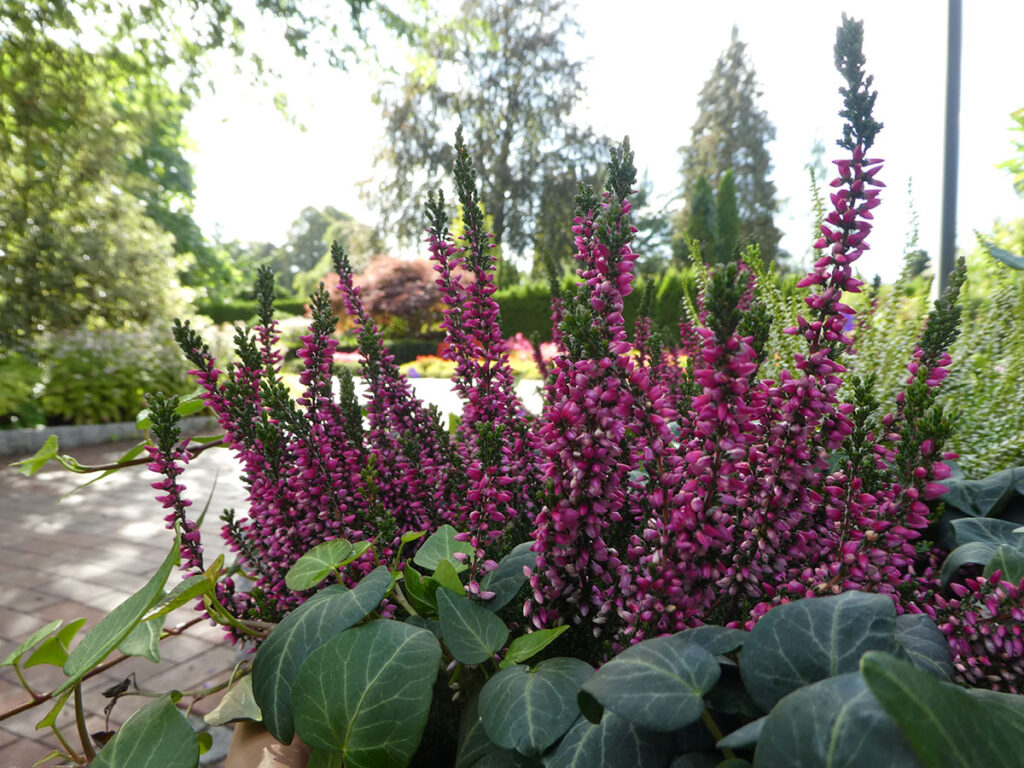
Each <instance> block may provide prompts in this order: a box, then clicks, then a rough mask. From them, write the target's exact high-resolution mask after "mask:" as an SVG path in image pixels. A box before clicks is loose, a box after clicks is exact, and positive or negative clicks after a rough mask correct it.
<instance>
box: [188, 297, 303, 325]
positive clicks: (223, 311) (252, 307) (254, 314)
mask: <svg viewBox="0 0 1024 768" xmlns="http://www.w3.org/2000/svg"><path fill="white" fill-rule="evenodd" d="M307 304H308V300H307V299H275V300H274V302H273V306H274V311H275V314H276V315H277V316H278V317H281V316H284V317H289V316H292V315H302V314H305V312H306V306H307ZM196 311H197V312H198V313H199V314H201V315H205V316H206V317H208V318H210V319H211V320H213V322H215V323H244V322H248V321H250V320H252V319H254V318H258V317H259V316H260V311H261V309H260V303H259V302H258V301H251V300H248V301H247V300H244V299H236V300H234V301H224V302H209V303H205V302H204V303H200V304H197V305H196Z"/></svg>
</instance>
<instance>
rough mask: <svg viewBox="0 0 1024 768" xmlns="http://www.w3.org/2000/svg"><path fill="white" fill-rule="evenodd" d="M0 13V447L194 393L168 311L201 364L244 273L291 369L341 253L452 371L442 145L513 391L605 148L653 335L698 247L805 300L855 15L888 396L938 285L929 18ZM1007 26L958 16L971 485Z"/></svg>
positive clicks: (1006, 116)
mask: <svg viewBox="0 0 1024 768" xmlns="http://www.w3.org/2000/svg"><path fill="white" fill-rule="evenodd" d="M846 6H849V7H846ZM0 8H2V13H0V121H2V125H0V150H2V155H3V162H2V163H0V429H17V428H24V427H36V428H39V427H52V426H57V425H63V424H92V423H106V422H117V421H130V420H132V419H133V418H134V416H135V414H136V413H137V412H138V411H139V410H140V409H141V408H142V406H143V394H144V393H145V392H148V391H157V390H160V391H164V392H167V393H186V392H189V391H191V390H192V389H193V388H194V384H192V383H191V382H190V381H189V380H188V377H187V375H186V370H187V368H188V365H187V363H186V362H185V360H184V359H183V357H182V356H181V353H180V352H179V351H178V350H177V348H176V346H175V344H174V342H173V339H172V337H171V334H170V324H171V320H172V318H174V317H182V318H188V319H190V320H191V321H192V323H193V324H194V325H195V326H196V327H199V328H200V329H201V330H202V332H203V334H204V336H205V337H206V339H207V340H208V342H209V343H210V344H211V346H212V348H213V349H214V351H215V353H216V354H218V356H219V359H220V362H221V363H222V364H223V363H224V362H226V361H227V360H228V359H229V357H230V354H231V353H230V349H231V339H232V336H233V333H234V331H233V324H235V323H245V322H248V321H251V320H252V319H253V318H254V317H255V314H256V310H257V304H256V301H255V296H254V293H253V281H254V279H255V274H256V270H257V268H258V267H260V266H262V265H268V266H270V267H271V268H272V269H273V270H274V271H275V273H276V274H277V275H278V286H277V297H278V298H277V301H276V308H277V311H278V313H279V317H280V318H281V319H282V331H283V333H282V340H281V341H282V344H283V345H284V347H285V363H284V365H285V370H286V371H287V370H295V371H297V370H298V361H297V359H296V358H295V354H294V353H295V351H296V350H297V349H298V348H299V346H300V343H301V342H300V337H301V335H302V334H303V333H305V332H306V331H305V329H306V327H307V324H308V320H307V317H306V315H307V303H306V302H307V296H308V294H309V292H310V291H311V290H313V289H314V288H315V287H316V286H317V285H318V283H320V282H321V281H323V282H325V284H326V285H327V286H328V288H329V289H331V290H332V298H333V299H334V301H335V307H336V309H337V310H338V312H339V315H342V316H343V315H344V313H343V312H342V301H341V297H340V295H339V294H337V292H336V291H334V288H335V283H336V279H337V276H336V275H333V274H332V267H331V266H330V258H329V255H328V246H329V244H330V243H331V241H333V240H335V239H339V240H342V241H343V242H344V243H345V244H346V247H347V249H348V251H349V252H350V253H351V256H352V261H353V265H354V266H355V268H356V269H357V273H358V274H357V277H356V282H357V284H358V285H359V286H360V287H361V290H362V296H363V299H364V302H365V304H366V306H367V308H368V309H369V310H370V311H371V312H372V313H373V315H374V317H375V318H376V319H377V320H378V322H379V323H380V324H381V326H382V327H383V329H384V332H385V335H386V338H387V340H388V343H389V344H390V346H391V350H392V352H393V353H394V354H395V356H396V358H397V360H398V361H399V362H400V363H403V367H404V370H405V371H406V372H407V374H408V375H409V376H411V377H416V376H419V377H437V378H446V377H448V376H450V375H451V372H452V369H453V364H452V363H450V362H448V361H446V360H445V359H444V354H443V353H444V350H443V349H439V343H440V341H441V338H442V333H441V332H440V329H439V324H440V320H441V315H440V310H441V303H440V296H439V293H438V290H437V288H436V286H435V285H434V272H433V269H432V267H431V265H430V263H429V262H428V261H427V256H428V254H427V253H426V249H425V247H424V245H423V242H422V241H423V229H424V216H423V205H424V202H425V199H426V193H427V190H429V189H430V188H432V187H433V186H435V185H439V186H440V187H441V188H442V189H447V186H446V185H447V184H448V182H447V181H446V172H447V170H448V169H449V168H450V165H451V162H452V158H453V155H452V148H451V142H452V141H453V138H454V134H455V129H456V127H457V126H458V125H462V126H463V127H464V130H465V131H466V137H467V141H468V143H469V145H470V148H471V150H472V151H473V152H474V154H475V157H476V159H477V162H478V165H479V168H478V171H479V174H480V179H481V182H482V184H483V187H482V199H483V205H484V209H485V213H486V216H487V219H488V226H489V227H490V229H491V231H492V232H493V233H494V235H495V239H496V241H497V243H498V245H499V262H498V263H499V266H498V277H497V284H498V292H497V296H496V297H497V299H498V302H499V304H500V306H501V311H502V316H501V323H502V330H503V333H504V335H505V337H506V338H508V339H510V343H511V344H512V348H513V350H514V354H513V366H514V367H515V370H516V373H517V374H518V375H521V376H523V377H536V376H537V375H538V374H537V369H536V365H535V364H534V362H533V360H534V354H535V351H536V352H537V353H538V354H541V355H545V356H550V355H551V354H552V353H553V351H554V350H553V349H552V346H551V345H550V343H549V342H550V338H551V326H550V296H551V290H552V287H553V286H560V287H561V288H563V289H566V290H568V289H571V287H572V285H573V284H574V274H573V272H572V269H573V259H572V253H573V250H574V245H573V240H572V234H571V232H570V230H569V223H570V221H571V218H572V205H573V203H572V199H573V193H574V191H575V189H576V185H577V183H579V182H588V183H594V182H598V183H599V182H600V178H599V173H600V169H601V168H602V167H603V164H604V163H605V161H606V160H607V157H608V150H609V148H610V147H611V146H612V145H613V144H614V143H615V142H617V141H619V140H621V138H622V136H623V135H624V134H627V133H628V134H629V135H630V136H631V140H632V144H633V146H634V148H635V149H636V151H637V165H638V166H639V168H640V169H641V174H642V182H641V184H640V190H639V192H640V194H639V202H638V204H637V206H636V208H635V214H636V215H635V224H636V226H637V227H638V230H639V231H638V233H637V240H636V241H635V242H634V249H635V250H636V251H637V252H638V253H639V254H640V259H639V260H638V262H637V270H638V272H639V273H640V280H639V285H638V290H636V291H634V293H633V294H632V295H631V296H630V297H629V300H628V301H627V306H626V315H627V316H626V321H627V327H632V322H633V320H634V319H635V317H636V316H637V314H638V313H639V312H640V311H641V310H640V305H641V302H642V300H643V296H644V295H645V293H646V294H647V297H648V298H647V305H646V308H645V310H644V311H645V312H647V313H648V314H649V315H650V316H651V318H652V320H653V323H654V326H655V327H656V328H661V329H665V333H666V334H667V335H666V338H669V337H671V334H672V332H673V331H672V329H673V328H675V327H676V326H677V323H678V320H679V317H680V311H681V310H680V307H681V304H682V303H685V302H689V303H691V304H692V303H693V301H694V297H695V293H696V280H695V275H694V262H695V260H696V258H697V254H696V251H699V254H700V259H701V260H702V261H703V262H705V263H715V262H727V261H731V260H733V259H734V258H736V257H737V255H738V254H739V253H740V252H741V251H742V250H743V249H744V248H746V246H747V245H749V244H751V243H757V244H758V245H759V246H760V252H761V255H762V258H763V260H764V262H765V265H766V266H767V267H769V268H770V269H771V270H772V271H773V273H774V275H775V278H774V279H775V280H776V282H777V286H778V291H777V292H776V293H775V294H774V295H775V297H776V300H777V301H778V302H780V303H786V302H790V303H793V305H794V307H795V306H796V305H797V303H798V302H799V296H798V292H797V290H796V289H795V284H796V281H797V280H798V279H799V277H801V276H802V275H803V274H805V273H806V270H807V268H808V267H809V265H810V263H811V256H810V254H811V243H812V242H813V241H814V239H815V233H816V230H817V226H818V222H819V221H820V218H821V215H822V211H823V207H822V205H823V201H824V200H825V199H827V194H828V180H829V179H830V178H831V174H832V169H830V168H829V167H828V159H829V158H830V157H831V156H832V155H833V154H834V152H833V147H831V146H828V143H831V139H826V137H832V136H835V135H836V134H837V126H838V125H839V124H840V123H839V118H838V117H835V116H834V115H833V111H834V110H833V109H832V108H831V106H829V107H827V108H822V107H821V101H822V96H821V95H822V94H829V93H834V92H835V89H836V87H837V83H836V82H835V77H834V72H833V70H832V68H831V67H829V66H827V64H826V63H827V62H828V61H830V59H831V46H832V41H833V39H834V31H835V27H836V26H837V24H838V23H839V20H840V14H841V11H842V10H844V8H845V9H846V10H848V11H850V12H853V13H855V14H856V15H857V16H858V17H859V18H863V19H864V20H865V25H866V29H867V33H868V34H867V36H866V40H867V42H866V53H867V56H868V59H869V60H870V61H871V62H872V71H873V72H875V73H876V83H875V85H874V87H877V88H879V90H880V92H881V96H880V97H879V100H878V104H877V108H876V114H877V115H878V116H879V117H880V119H882V120H883V121H884V122H885V124H886V130H885V132H884V133H883V134H882V137H881V138H880V140H879V142H878V144H877V146H876V150H877V152H878V154H879V155H880V156H882V157H885V158H886V159H887V166H886V169H887V172H886V181H887V184H888V189H887V191H886V195H887V215H886V216H885V217H883V219H884V220H881V221H879V222H878V226H877V228H876V230H875V232H876V234H875V236H874V237H873V241H872V251H871V252H870V253H869V254H868V255H867V256H866V257H865V258H864V259H862V260H861V262H860V263H859V264H858V266H859V267H860V273H861V276H862V278H863V279H864V280H865V281H867V282H868V283H872V282H873V286H874V287H873V288H872V290H870V291H866V292H865V293H864V294H862V295H861V296H860V297H856V298H855V300H853V301H852V303H853V305H854V307H855V308H856V309H858V310H868V309H870V308H872V307H874V314H873V315H872V317H871V323H870V328H865V329H864V332H863V333H862V334H861V337H860V341H859V342H858V354H859V355H860V356H861V357H862V359H864V360H868V361H871V362H869V363H868V365H870V367H871V368H877V370H878V371H881V372H885V375H888V376H891V378H892V381H890V382H882V383H883V387H885V386H888V387H889V389H888V391H889V392H892V393H895V391H896V388H897V387H898V385H899V384H900V383H902V382H901V379H900V376H901V375H902V374H901V372H900V371H901V369H900V366H899V365H897V364H895V362H892V361H896V360H902V359H906V357H907V355H908V352H909V351H910V350H912V348H913V340H914V338H916V336H917V333H918V332H919V330H920V324H921V318H923V317H924V314H925V313H926V312H925V308H926V307H927V305H928V303H929V301H930V296H931V291H932V283H933V282H934V278H935V276H936V272H937V267H936V263H937V255H938V250H939V242H938V241H939V230H940V221H939V218H940V209H941V200H940V190H941V184H942V151H943V144H942V142H943V128H942V126H943V107H944V93H945V75H946V50H947V26H946V25H947V16H946V4H944V3H934V2H930V1H924V0H919V1H916V2H906V3H900V4H898V5H895V4H893V3H883V2H862V3H858V4H843V3H820V2H792V3H787V4H786V5H785V12H781V9H780V8H779V7H777V6H769V4H763V3H761V4H755V3H748V2H738V1H734V2H725V3H719V4H716V5H715V7H714V8H711V7H709V6H707V5H703V4H701V5H697V4H691V3H669V2H655V1H654V0H637V2H634V3H631V4H629V5H628V7H626V6H622V5H621V4H618V3H612V2H605V1H604V0H592V1H590V2H587V3H581V4H579V5H578V6H573V5H571V4H569V3H564V2H561V1H560V0H520V1H519V2H500V1H499V0H471V1H469V2H464V3H462V2H454V1H452V2H442V3H422V2H415V1H414V0H408V2H404V1H403V0H393V1H392V2H377V0H347V2H337V3H322V2H317V1H316V0H308V1H306V0H211V1H209V2H201V1H200V0H151V1H150V2H135V1H133V0H116V1H113V2H103V1H101V0H79V1H77V2H64V1H63V0H40V1H38V2H31V1H29V0H0ZM1021 28H1024V6H1022V5H1021V4H1019V3H1015V2H992V3H985V4H971V5H969V6H968V7H967V8H966V9H965V12H964V22H963V64H962V97H961V110H960V158H959V207H958V216H957V235H958V240H957V243H958V247H959V249H960V251H961V252H962V253H963V254H965V255H967V257H968V265H969V279H968V283H967V289H966V296H967V299H966V302H965V313H964V326H963V333H962V335H961V338H960V340H959V341H958V342H957V345H956V347H955V348H954V350H953V358H954V366H953V369H952V373H951V378H950V381H949V384H948V385H947V386H946V387H944V389H943V395H942V397H943V398H945V399H946V400H947V401H948V402H950V403H952V404H954V405H955V406H956V407H957V408H958V409H959V411H960V412H961V414H962V416H963V418H962V419H961V422H960V423H961V425H962V428H961V430H960V431H959V433H958V435H957V436H956V437H955V438H954V440H953V443H954V444H953V448H954V449H956V450H958V451H959V452H960V453H961V454H962V455H963V459H962V463H963V465H964V467H965V468H966V469H967V470H968V471H969V472H970V473H971V474H972V475H979V476H980V475H983V474H988V473H991V472H994V471H996V470H998V469H1002V468H1005V467H1010V466H1016V465H1019V464H1021V463H1024V429H1021V427H1020V422H1021V418H1020V416H1019V414H1020V413H1021V412H1022V406H1024V392H1022V389H1024V388H1021V387H1019V386H1018V384H1017V380H1016V376H1015V372H1016V371H1018V370H1020V366H1021V364H1022V363H1024V269H1021V267H1022V266H1024V258H1022V255H1024V199H1022V197H1021V195H1024V110H1021V107H1024V89H1022V88H1021V87H1020V85H1019V83H1018V82H1017V79H1016V78H1015V77H1014V76H1013V73H1014V72H1016V70H1017V68H1018V63H1017V62H1016V58H1017V54H1016V53H1015V52H1016V51H1017V50H1018V47H1017V40H1016V36H1017V35H1018V34H1019V30H1020V29H1021ZM807 62H814V65H813V67H809V66H808V64H807ZM829 103H830V104H831V102H829ZM446 197H451V196H450V195H447V196H446ZM455 229H456V230H457V229H458V222H456V226H455ZM545 263H547V264H548V265H550V270H549V269H546V268H545ZM549 271H550V272H551V274H549ZM349 330H350V327H349V324H348V323H347V322H346V320H345V319H344V317H341V318H340V319H339V326H338V333H339V334H340V336H339V338H340V339H341V342H342V343H341V350H342V351H341V352H339V354H338V357H337V359H336V362H337V363H338V364H339V365H343V366H348V367H351V368H352V369H353V370H356V369H357V368H358V354H357V352H356V347H357V345H356V341H355V338H354V336H352V335H351V334H350V333H348V332H349ZM780 330H781V329H780ZM779 343H782V341H779ZM890 362H892V364H890Z"/></svg>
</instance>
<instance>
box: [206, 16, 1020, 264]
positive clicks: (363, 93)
mask: <svg viewBox="0 0 1024 768" xmlns="http://www.w3.org/2000/svg"><path fill="white" fill-rule="evenodd" d="M580 5H581V7H582V8H583V9H585V12H583V13H581V15H580V19H581V24H582V26H583V32H584V36H583V38H582V39H581V40H578V41H574V42H573V43H572V47H571V49H570V50H571V52H572V53H573V54H574V55H577V56H579V57H580V58H585V59H587V60H588V65H587V69H586V73H585V84H586V86H587V88H588V93H587V97H586V100H585V102H584V104H583V105H582V106H581V108H580V111H579V116H580V119H581V120H584V121H587V122H589V123H591V124H592V125H593V126H594V128H595V129H596V130H598V131H599V132H603V133H606V134H607V135H609V136H612V137H613V138H620V137H622V136H623V135H626V134H628V135H629V136H630V140H631V143H632V145H633V148H634V149H635V151H636V161H637V166H638V168H639V169H640V172H641V174H642V173H643V172H644V171H645V170H646V171H647V173H648V175H649V177H650V179H651V181H652V182H653V184H654V193H655V196H656V197H657V196H665V197H668V196H671V195H672V193H673V192H674V191H675V189H676V187H677V186H678V185H679V183H680V177H679V165H680V160H679V155H678V152H677V150H678V148H679V146H680V145H682V144H685V143H686V142H687V141H688V140H689V136H690V128H691V126H692V125H693V122H694V120H695V119H696V117H697V112H696V102H697V96H698V94H699V92H700V89H701V87H702V86H703V84H704V82H705V80H706V79H707V78H708V76H709V75H710V73H711V70H712V68H713V66H714V63H715V61H716V59H717V58H718V56H719V55H720V54H721V53H722V52H723V51H724V50H725V49H726V48H727V47H728V45H729V38H730V32H731V29H732V26H733V24H736V25H737V26H738V27H739V35H740V40H742V41H743V42H745V43H747V54H748V57H749V60H750V62H751V63H752V64H753V66H754V69H755V71H756V73H757V77H758V81H759V83H760V85H761V88H762V91H763V96H762V99H761V102H760V104H761V107H762V108H763V109H764V110H765V111H766V112H767V114H768V117H769V119H770V120H771V121H772V123H774V125H775V127H776V131H777V138H776V141H775V142H773V143H772V145H771V147H770V149H771V152H772V157H773V161H774V165H775V170H774V173H773V176H772V178H773V179H774V181H775V183H776V186H777V188H778V198H779V200H780V202H781V204H782V209H781V213H780V214H779V215H778V216H777V217H776V225H777V226H779V227H780V228H781V229H782V230H783V232H784V233H785V237H784V239H783V242H782V246H783V248H785V249H787V250H788V251H789V252H790V253H792V254H793V255H795V256H804V255H805V254H806V253H807V248H808V243H809V242H810V240H811V234H810V226H811V224H810V222H811V202H810V194H809V191H808V185H809V181H808V176H807V172H806V170H805V164H806V163H808V162H809V161H810V159H811V150H812V147H813V145H814V143H815V141H816V140H819V139H820V140H822V141H824V143H825V147H826V153H825V159H826V161H827V160H829V159H830V158H832V157H836V156H838V155H837V153H838V152H840V151H841V150H839V148H838V147H836V146H835V139H836V138H838V136H839V134H840V126H841V122H840V120H839V118H838V117H837V116H836V113H837V112H838V110H839V108H840V106H841V102H840V97H839V94H838V91H837V89H838V87H839V85H840V79H839V75H838V73H837V72H836V71H835V68H834V66H833V58H832V46H833V44H834V41H835V29H836V27H837V25H838V24H839V23H840V20H841V13H842V11H843V10H844V9H845V8H849V9H850V10H849V11H848V12H849V13H850V14H851V15H853V16H854V17H855V18H858V19H863V20H864V22H865V54H866V56H867V66H866V69H867V71H868V73H870V74H874V76H875V83H874V87H875V88H877V89H878V91H879V96H878V101H877V104H876V110H875V116H876V118H877V119H880V120H882V121H883V122H884V123H885V128H884V129H883V131H882V133H881V134H880V135H879V137H878V139H877V141H876V144H875V150H874V153H873V154H875V155H876V156H879V157H882V158H885V159H886V166H885V168H884V169H883V175H882V176H881V178H883V179H884V180H885V182H886V184H887V185H888V190H887V192H886V195H885V198H884V203H883V205H882V206H881V207H880V208H879V209H878V210H877V211H876V212H875V214H876V229H875V232H874V233H873V235H872V237H871V238H870V240H869V242H870V243H871V245H872V249H871V251H870V252H869V253H868V254H867V255H866V256H865V257H864V259H863V260H862V261H861V264H860V266H861V270H862V272H863V273H864V274H865V275H866V276H868V277H870V276H871V275H873V274H875V273H879V274H881V275H882V277H883V278H885V279H886V280H891V279H893V278H895V276H896V275H897V274H898V273H899V269H900V264H901V256H902V253H903V247H904V243H905V242H906V240H907V236H908V232H909V230H910V207H909V199H908V195H907V184H908V181H910V180H912V182H913V201H914V206H915V208H916V210H917V212H918V214H919V217H920V243H921V246H922V247H924V248H925V249H926V250H927V251H928V252H929V253H930V254H931V255H932V256H933V258H937V256H938V251H939V237H940V221H939V215H940V210H941V185H942V151H943V150H942V142H943V125H944V117H943V115H944V105H945V73H946V64H945V61H946V3H944V2H941V0H899V1H898V2H894V0H859V1H858V2H857V3H848V2H847V3H843V2H827V1H826V0H786V2H775V3H765V2H763V1H762V0H759V1H758V2H747V1H745V0H720V1H719V2H716V3H707V2H700V3H697V2H684V1H683V0H631V1H630V2H629V3H622V2H621V1H620V0H585V2H582V3H581V4H580ZM250 28H251V27H250ZM1022 29H1024V2H1020V0H986V1H985V2H981V1H980V0H973V2H972V1H970V0H969V1H968V2H964V25H963V73H962V90H961V112H960V191H959V206H958V208H959V213H958V217H959V222H958V243H959V244H960V246H961V247H967V248H969V247H970V246H971V244H972V243H973V234H972V230H974V229H978V230H981V231H985V230H987V229H989V228H990V227H991V225H992V223H993V221H994V220H995V219H996V218H1002V219H1012V218H1019V217H1024V199H1021V198H1019V197H1017V196H1016V195H1015V194H1014V192H1013V187H1012V184H1011V180H1010V176H1009V174H1008V173H1007V172H1006V171H1005V170H1002V169H997V168H995V166H996V165H997V164H998V163H1000V162H1002V161H1004V160H1006V159H1007V158H1009V157H1010V156H1011V155H1012V154H1013V147H1012V144H1011V141H1012V139H1013V134H1012V133H1011V131H1010V128H1011V126H1012V122H1011V120H1010V117H1009V115H1010V113H1011V112H1012V111H1013V110H1015V109H1018V108H1020V107H1024V81H1022V80H1021V78H1020V34H1021V30H1022ZM261 45H262V43H261ZM281 53H282V56H281V58H280V61H281V62H282V64H281V65H280V67H281V69H282V70H283V75H284V76H283V80H282V81H281V83H280V84H279V85H277V86H275V87H273V88H269V89H268V88H257V87H250V86H248V85H247V84H246V82H247V81H246V79H245V78H244V77H241V76H232V75H231V74H230V66H229V65H228V64H227V62H225V65H224V66H223V67H219V68H218V69H217V70H215V73H214V79H215V82H216V83H217V92H216V94H215V95H213V96H207V97H204V98H203V99H202V100H201V102H200V103H199V104H198V106H197V107H196V109H195V110H194V112H193V113H192V115H191V116H190V118H189V131H190V134H191V137H192V140H193V142H194V143H195V144H196V150H195V152H194V153H193V161H194V166H195V172H196V181H197V199H196V211H195V215H196V219H197V221H198V222H199V224H200V225H201V226H202V227H203V229H204V231H207V232H214V231H219V232H220V234H221V235H222V236H223V237H225V238H232V239H239V240H250V241H263V240H267V241H271V242H275V243H281V242H282V241H283V240H284V238H285V233H286V231H287V229H288V226H289V224H290V223H291V222H292V221H293V220H294V219H295V218H296V217H297V215H298V213H299V212H300V211H301V209H302V208H303V207H305V206H307V205H313V206H317V207H322V206H325V205H332V206H334V207H335V208H338V209H340V210H343V211H347V212H350V213H352V214H354V215H356V216H357V217H358V218H361V219H362V220H364V221H365V222H366V223H373V213H372V212H370V211H368V210H367V209H366V207H365V205H364V204H363V203H362V202H361V201H360V199H359V191H358V188H357V184H358V182H359V181H362V180H365V179H367V178H368V177H370V176H371V175H372V173H373V158H374V156H375V154H376V151H377V149H378V148H379V147H380V146H381V143H382V140H383V136H382V127H381V120H380V116H379V110H378V108H377V107H375V106H373V104H372V103H371V101H370V97H371V94H372V93H373V91H374V90H375V85H374V82H373V81H372V78H371V76H370V75H369V73H368V72H367V71H365V69H364V68H362V67H360V66H359V65H355V66H353V67H352V71H350V72H348V73H342V72H337V71H330V70H326V69H323V70H315V69H312V68H310V67H308V66H307V65H304V64H302V63H296V62H293V61H288V59H287V57H286V56H285V55H284V53H285V52H284V50H283V49H282V51H281ZM276 90H281V91H284V92H286V93H287V94H288V99H289V105H290V109H291V111H292V113H293V114H294V115H295V117H296V119H297V120H298V121H299V122H301V123H302V124H304V126H305V128H306V130H305V131H304V132H303V131H301V130H300V129H299V128H297V127H295V126H293V125H289V124H288V123H287V122H286V121H285V120H284V118H282V117H281V115H280V113H279V112H277V111H276V110H275V108H274V106H273V92H274V91H276ZM624 92H627V93H630V94H632V96H631V99H630V100H629V101H628V103H627V104H626V105H625V106H622V104H623V101H622V94H623V93H624Z"/></svg>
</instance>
